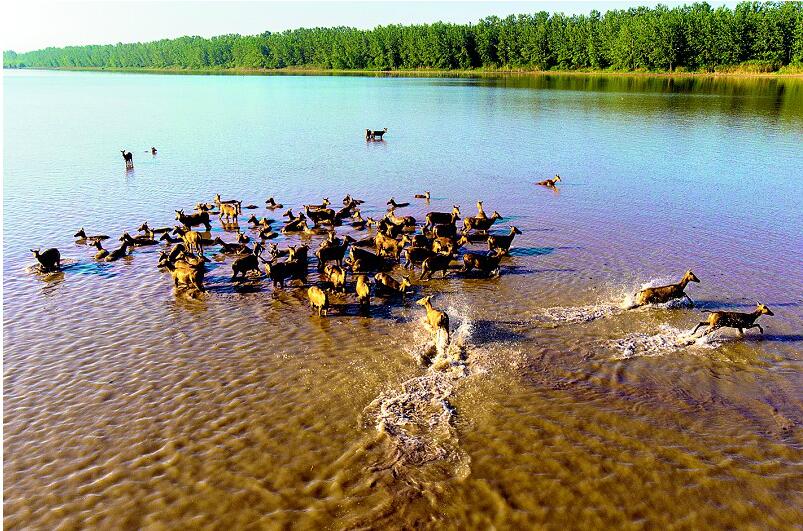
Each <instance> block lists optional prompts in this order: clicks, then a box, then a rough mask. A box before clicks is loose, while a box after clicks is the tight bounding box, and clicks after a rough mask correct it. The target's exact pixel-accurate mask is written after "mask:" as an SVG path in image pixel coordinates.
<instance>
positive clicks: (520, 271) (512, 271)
mask: <svg viewBox="0 0 803 531" xmlns="http://www.w3.org/2000/svg"><path fill="white" fill-rule="evenodd" d="M576 272H577V270H576V269H571V268H553V269H530V268H526V267H523V266H503V270H502V275H505V276H507V275H533V274H535V273H576Z"/></svg>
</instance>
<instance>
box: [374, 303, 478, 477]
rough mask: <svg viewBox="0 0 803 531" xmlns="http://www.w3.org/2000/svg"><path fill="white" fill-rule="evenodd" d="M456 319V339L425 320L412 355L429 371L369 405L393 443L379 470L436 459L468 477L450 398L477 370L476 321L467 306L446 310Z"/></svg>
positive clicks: (396, 470)
mask: <svg viewBox="0 0 803 531" xmlns="http://www.w3.org/2000/svg"><path fill="white" fill-rule="evenodd" d="M446 311H447V313H448V315H449V317H450V320H451V322H452V323H455V322H457V323H458V326H457V327H455V328H454V330H452V333H451V339H450V340H448V339H447V337H446V334H445V333H443V334H437V335H436V336H435V338H434V339H433V335H432V333H431V331H430V330H429V329H428V328H427V326H426V325H425V324H424V323H422V326H420V327H418V328H417V329H416V332H415V337H414V338H413V347H412V348H411V349H410V355H411V356H413V357H414V359H416V360H417V361H418V362H419V363H421V364H422V365H424V366H426V372H425V373H424V374H423V375H421V376H417V377H415V378H411V379H409V380H407V381H405V382H404V383H403V384H402V385H401V388H400V389H394V390H390V391H386V392H384V393H382V394H381V395H380V396H378V397H377V398H376V399H374V400H373V401H372V402H371V404H369V405H368V407H366V409H365V413H366V417H367V418H368V419H371V421H372V422H373V424H374V426H375V428H376V429H377V431H379V432H380V433H382V434H383V435H385V436H386V438H387V439H386V440H387V442H388V443H389V445H390V449H389V451H388V453H387V459H386V462H384V463H380V464H377V465H376V466H375V467H374V468H375V469H385V468H391V469H392V470H393V471H394V473H395V474H399V473H401V472H402V471H403V469H408V470H409V467H411V466H414V467H422V466H423V465H427V464H430V463H434V462H448V463H450V464H451V466H450V467H449V468H450V472H449V475H450V476H454V475H467V474H468V473H469V471H470V467H469V462H470V458H469V456H468V454H466V453H465V452H464V451H463V450H462V449H461V448H460V446H459V441H458V437H457V432H456V430H455V428H454V417H455V415H456V414H457V412H456V410H455V408H454V407H453V406H452V405H451V403H450V402H449V399H450V398H451V396H452V395H453V394H454V392H455V390H456V389H457V387H458V385H459V384H460V383H461V381H462V380H463V379H465V378H466V377H468V376H470V375H471V374H473V373H474V372H475V371H474V370H473V369H472V366H471V361H470V359H469V358H470V356H471V351H472V348H471V345H470V338H471V332H472V324H471V321H470V319H469V318H468V317H467V314H468V309H467V307H463V306H454V305H451V306H449V307H448V308H447V309H446Z"/></svg>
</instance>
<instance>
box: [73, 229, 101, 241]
mask: <svg viewBox="0 0 803 531" xmlns="http://www.w3.org/2000/svg"><path fill="white" fill-rule="evenodd" d="M73 238H78V240H77V241H76V243H78V242H81V243H89V244H94V243H95V242H96V241H100V240H108V239H109V237H108V236H106V235H105V234H95V235H92V236H87V234H86V231H84V228H83V227H81V228H80V229H79V230H78V232H76V233H75V234H74V235H73Z"/></svg>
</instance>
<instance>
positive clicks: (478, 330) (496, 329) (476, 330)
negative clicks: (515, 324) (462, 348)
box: [471, 319, 527, 345]
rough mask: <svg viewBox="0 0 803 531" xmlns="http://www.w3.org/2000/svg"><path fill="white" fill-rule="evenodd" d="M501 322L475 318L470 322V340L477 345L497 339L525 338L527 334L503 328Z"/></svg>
mask: <svg viewBox="0 0 803 531" xmlns="http://www.w3.org/2000/svg"><path fill="white" fill-rule="evenodd" d="M503 324H508V325H509V324H512V323H502V322H496V321H488V320H482V319H481V320H477V321H473V322H472V327H473V332H472V335H471V341H472V342H473V343H475V344H478V345H485V344H489V343H497V342H499V341H522V340H524V339H527V336H525V335H524V334H521V333H519V332H515V331H513V330H510V329H508V328H505V327H503V326H500V325H503Z"/></svg>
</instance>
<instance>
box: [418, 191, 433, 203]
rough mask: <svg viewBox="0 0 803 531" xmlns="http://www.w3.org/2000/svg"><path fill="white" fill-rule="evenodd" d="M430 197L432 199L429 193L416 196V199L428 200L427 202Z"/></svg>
mask: <svg viewBox="0 0 803 531" xmlns="http://www.w3.org/2000/svg"><path fill="white" fill-rule="evenodd" d="M429 197H430V195H429V191H427V192H424V193H423V194H415V198H416V199H426V200H427V201H429Z"/></svg>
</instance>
